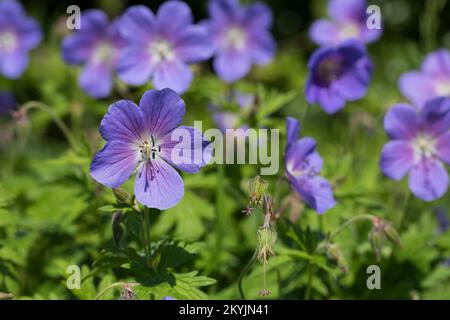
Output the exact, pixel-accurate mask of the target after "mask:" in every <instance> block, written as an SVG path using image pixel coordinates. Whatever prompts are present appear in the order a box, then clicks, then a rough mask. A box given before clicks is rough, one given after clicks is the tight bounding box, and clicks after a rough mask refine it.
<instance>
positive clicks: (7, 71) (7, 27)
mask: <svg viewBox="0 0 450 320" xmlns="http://www.w3.org/2000/svg"><path fill="white" fill-rule="evenodd" d="M41 40H42V32H41V28H40V26H39V24H38V23H37V22H36V20H34V19H32V18H29V17H27V16H26V13H25V10H24V8H23V7H22V5H21V4H20V3H19V2H17V1H15V0H2V1H0V74H2V75H3V76H5V77H6V78H10V79H17V78H19V77H20V76H21V75H22V73H23V72H24V71H25V69H26V68H27V66H28V60H29V57H28V51H30V50H31V49H33V48H35V47H37V46H38V45H39V43H40V42H41Z"/></svg>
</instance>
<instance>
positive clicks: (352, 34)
mask: <svg viewBox="0 0 450 320" xmlns="http://www.w3.org/2000/svg"><path fill="white" fill-rule="evenodd" d="M340 34H341V36H342V37H343V38H345V39H349V38H356V37H358V35H359V29H358V26H357V25H356V24H354V23H349V24H345V25H343V26H342V27H341V29H340Z"/></svg>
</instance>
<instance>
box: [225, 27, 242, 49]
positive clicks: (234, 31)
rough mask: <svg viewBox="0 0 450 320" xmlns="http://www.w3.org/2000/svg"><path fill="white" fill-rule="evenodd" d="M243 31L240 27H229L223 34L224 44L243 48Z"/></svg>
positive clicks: (234, 47)
mask: <svg viewBox="0 0 450 320" xmlns="http://www.w3.org/2000/svg"><path fill="white" fill-rule="evenodd" d="M245 39H246V36H245V32H244V31H243V30H242V29H241V28H240V27H236V26H235V27H231V28H230V30H228V32H227V33H226V35H225V43H226V46H227V47H229V48H233V49H243V48H244V46H245Z"/></svg>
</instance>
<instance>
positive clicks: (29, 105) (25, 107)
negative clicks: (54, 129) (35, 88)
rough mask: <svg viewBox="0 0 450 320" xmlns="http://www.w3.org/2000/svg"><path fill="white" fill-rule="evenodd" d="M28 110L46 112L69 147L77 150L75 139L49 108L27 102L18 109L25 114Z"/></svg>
mask: <svg viewBox="0 0 450 320" xmlns="http://www.w3.org/2000/svg"><path fill="white" fill-rule="evenodd" d="M30 109H38V110H41V111H44V112H46V113H47V114H48V115H49V116H50V117H51V118H52V119H53V121H54V122H55V124H56V125H57V126H58V128H59V130H61V132H62V133H63V135H64V137H65V138H66V139H67V141H68V142H69V144H70V145H71V147H72V148H73V149H74V150H76V149H77V144H76V142H75V139H74V138H73V137H72V134H71V133H70V130H69V128H68V127H67V126H66V124H65V123H64V122H63V121H62V120H61V118H60V117H59V116H58V115H57V114H56V113H55V112H54V111H53V110H52V109H51V108H50V107H49V106H47V105H45V104H43V103H42V102H39V101H29V102H27V103H25V104H24V105H23V106H22V107H21V108H20V110H23V111H25V112H27V111H28V110H30Z"/></svg>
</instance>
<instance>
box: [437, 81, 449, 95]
mask: <svg viewBox="0 0 450 320" xmlns="http://www.w3.org/2000/svg"><path fill="white" fill-rule="evenodd" d="M436 93H437V94H438V96H450V82H447V83H445V82H440V83H438V84H437V85H436Z"/></svg>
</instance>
